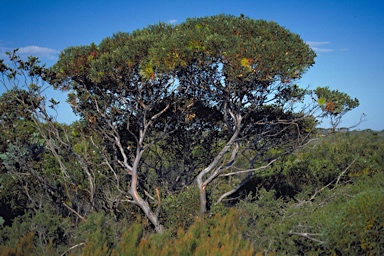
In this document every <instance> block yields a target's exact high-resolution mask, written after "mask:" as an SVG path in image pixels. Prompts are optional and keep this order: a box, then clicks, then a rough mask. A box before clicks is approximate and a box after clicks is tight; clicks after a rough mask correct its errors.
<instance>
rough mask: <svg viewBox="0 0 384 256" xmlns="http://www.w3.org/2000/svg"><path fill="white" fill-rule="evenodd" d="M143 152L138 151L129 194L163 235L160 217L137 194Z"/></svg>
mask: <svg viewBox="0 0 384 256" xmlns="http://www.w3.org/2000/svg"><path fill="white" fill-rule="evenodd" d="M142 154H143V151H142V150H140V148H139V149H138V152H137V154H136V159H135V161H134V163H133V166H132V181H131V188H130V190H129V194H130V195H131V196H132V197H133V200H134V201H135V203H136V204H137V205H138V206H139V207H140V208H141V209H142V210H143V212H144V214H145V216H146V217H147V218H148V219H149V221H150V222H151V223H152V224H153V225H154V226H155V230H156V232H157V233H158V234H162V233H163V231H164V228H163V225H161V224H160V221H159V218H158V216H157V215H156V214H155V213H154V212H153V211H152V210H151V207H150V206H149V204H148V202H147V201H145V200H144V199H143V198H142V197H141V196H140V195H139V193H137V182H138V166H139V162H140V159H141V156H142Z"/></svg>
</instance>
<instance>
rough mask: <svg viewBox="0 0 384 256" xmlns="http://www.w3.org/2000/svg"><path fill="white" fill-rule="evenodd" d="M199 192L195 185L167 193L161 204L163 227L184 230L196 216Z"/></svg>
mask: <svg viewBox="0 0 384 256" xmlns="http://www.w3.org/2000/svg"><path fill="white" fill-rule="evenodd" d="M198 197H199V194H198V190H197V188H196V187H192V188H186V189H185V190H184V191H182V192H179V193H177V194H175V195H168V196H167V197H166V198H165V199H164V201H163V205H162V209H163V212H164V220H165V222H164V225H165V227H167V228H169V229H171V230H173V231H176V230H177V229H178V228H182V229H184V230H186V229H187V228H188V227H189V226H190V225H191V224H192V223H193V221H194V219H195V218H196V217H197V216H198V213H199V206H200V205H199V199H198Z"/></svg>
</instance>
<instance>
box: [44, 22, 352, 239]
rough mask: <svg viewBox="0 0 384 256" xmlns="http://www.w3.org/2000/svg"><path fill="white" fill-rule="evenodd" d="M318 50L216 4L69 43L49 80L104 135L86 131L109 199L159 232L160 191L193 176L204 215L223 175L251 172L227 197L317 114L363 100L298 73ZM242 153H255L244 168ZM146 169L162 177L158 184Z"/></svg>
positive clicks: (293, 144)
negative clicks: (211, 9) (312, 84)
mask: <svg viewBox="0 0 384 256" xmlns="http://www.w3.org/2000/svg"><path fill="white" fill-rule="evenodd" d="M314 58H315V52H314V51H313V50H312V49H311V48H310V47H309V46H308V45H307V44H306V43H305V42H304V41H303V40H302V39H301V38H300V36H299V35H297V34H295V33H292V32H290V31H289V30H287V29H286V28H283V27H281V26H279V25H278V24H276V23H275V22H267V21H264V20H253V19H250V18H244V17H234V16H228V15H218V16H212V17H205V18H194V19H188V20H187V21H186V22H184V23H181V24H179V25H174V26H173V25H167V24H162V23H160V24H158V25H152V26H149V27H146V28H144V29H141V30H136V31H133V32H132V33H117V34H115V35H113V36H112V37H109V38H105V39H103V40H102V42H101V43H100V44H99V45H95V44H90V45H87V46H75V47H69V48H67V49H65V50H64V51H63V52H61V54H60V58H59V61H58V62H57V63H56V64H55V65H54V67H53V68H52V69H51V70H50V71H49V72H48V71H47V73H44V80H46V81H47V82H49V83H50V84H51V85H53V86H54V87H55V88H59V89H61V90H63V91H69V97H68V102H69V103H70V104H71V106H72V108H73V110H74V112H75V113H76V114H78V115H79V116H80V117H81V119H82V122H83V123H85V124H86V126H87V129H89V130H91V131H92V132H93V133H94V134H97V135H98V136H99V137H100V138H101V139H100V140H99V141H94V140H93V138H92V137H89V140H90V143H91V144H92V145H93V147H94V149H95V153H96V154H98V156H99V158H100V161H101V162H102V163H101V164H102V165H103V166H105V168H106V172H108V173H109V176H110V180H113V182H114V186H115V191H117V192H118V193H117V194H114V195H109V199H110V200H112V201H114V203H117V204H118V203H121V202H130V203H134V204H136V205H138V206H139V207H140V208H141V209H142V211H143V212H144V213H145V215H146V217H147V218H148V219H149V220H150V222H151V223H152V224H153V225H154V227H155V229H156V231H157V232H159V233H161V232H162V231H163V226H162V224H161V222H160V219H159V214H160V211H161V197H162V196H161V195H160V194H161V192H165V191H168V190H169V187H171V188H175V187H181V186H183V185H193V179H195V184H196V186H197V187H198V189H199V195H200V198H199V200H200V217H203V215H204V213H205V212H206V211H207V205H208V200H207V188H208V185H209V184H211V183H212V182H213V181H214V180H216V179H218V178H219V177H223V176H224V177H225V176H231V175H239V174H240V175H242V178H243V179H244V180H243V181H242V182H240V183H239V184H238V185H237V187H235V188H234V189H233V190H231V191H228V192H227V193H223V194H222V195H221V196H220V198H219V199H218V201H220V200H222V199H223V198H224V197H225V196H228V195H230V194H232V193H234V191H236V190H237V189H238V188H240V187H241V186H242V185H243V184H244V183H245V182H246V181H247V180H248V179H249V177H252V175H253V174H254V173H255V172H256V171H257V170H260V169H263V168H267V167H268V166H269V165H271V164H273V162H275V161H276V160H277V159H278V158H279V157H281V156H283V155H285V154H288V153H290V152H292V151H293V150H295V149H297V148H298V147H301V146H302V145H304V144H305V143H307V142H308V141H309V140H310V138H311V136H310V135H311V133H312V132H313V130H314V127H315V126H316V125H317V123H318V121H319V120H318V118H323V117H326V116H332V118H334V119H335V120H336V119H337V118H339V117H341V116H342V115H343V114H344V113H346V112H347V111H349V110H351V109H353V108H354V107H356V106H357V105H358V101H357V100H356V99H350V98H349V96H348V95H346V94H342V95H343V97H344V100H341V101H338V100H335V99H336V98H337V93H339V92H335V91H331V90H329V89H327V90H324V89H323V88H318V89H316V90H314V91H310V90H306V89H303V88H300V87H299V86H297V85H296V83H295V82H296V81H297V80H298V79H300V78H301V76H302V75H303V74H304V73H305V72H306V71H307V70H308V68H310V67H311V66H312V65H313V64H314ZM335 95H336V96H335ZM308 102H309V103H308ZM54 103H55V102H53V104H54ZM45 121H47V119H45ZM62 145H65V146H68V144H62ZM240 157H241V159H247V163H246V165H247V166H246V168H243V169H241V170H239V169H237V167H236V161H238V159H239V158H240ZM58 159H60V158H58ZM79 161H80V160H79ZM80 162H81V163H89V162H88V161H85V162H84V161H80ZM88 166H89V165H87V164H84V165H83V169H84V172H85V173H87V171H89V170H90V169H89V168H88ZM148 169H152V170H154V171H155V174H156V175H158V177H159V178H160V179H161V182H158V183H153V184H154V185H153V186H149V185H148V183H150V181H149V180H150V179H151V178H152V176H150V173H149V172H147V171H148ZM94 175H95V173H93V172H91V174H90V175H89V177H90V183H89V185H90V189H91V188H92V187H93V185H94V182H93V181H94V179H92V177H94ZM156 175H155V176H156ZM244 175H246V176H244ZM179 182H181V183H179ZM169 184H170V186H168V185H169ZM161 186H163V187H161ZM164 186H166V187H167V188H166V189H165V188H164Z"/></svg>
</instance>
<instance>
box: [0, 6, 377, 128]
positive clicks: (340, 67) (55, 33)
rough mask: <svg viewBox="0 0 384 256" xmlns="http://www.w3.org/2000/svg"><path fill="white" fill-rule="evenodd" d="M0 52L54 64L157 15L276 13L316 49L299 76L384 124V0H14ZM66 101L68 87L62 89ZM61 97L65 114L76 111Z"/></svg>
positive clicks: (370, 124)
mask: <svg viewBox="0 0 384 256" xmlns="http://www.w3.org/2000/svg"><path fill="white" fill-rule="evenodd" d="M0 7H1V8H0V58H5V52H6V51H9V50H12V49H14V48H20V50H19V53H20V54H22V55H25V56H28V55H34V56H38V57H40V59H41V60H42V62H44V63H47V65H52V64H54V63H55V61H57V56H58V53H59V52H60V51H61V50H63V49H65V48H66V47H69V46H78V45H87V44H90V43H92V42H94V43H96V44H98V43H99V42H100V41H101V40H102V39H103V38H105V37H108V36H112V35H113V34H114V33H116V32H119V31H125V32H131V31H133V30H135V29H141V28H143V27H145V26H147V25H150V24H155V23H158V22H168V23H180V22H183V21H184V20H185V19H186V18H188V17H202V16H210V15H215V14H220V13H225V14H233V15H240V14H241V13H243V14H244V15H245V16H248V17H250V18H253V19H265V20H268V21H269V20H273V21H275V22H277V23H279V24H280V25H281V26H284V27H286V28H288V29H289V30H290V31H292V32H295V33H297V34H299V35H300V36H301V37H302V38H303V40H304V41H306V42H307V43H308V44H309V45H310V46H311V47H312V48H313V49H314V50H315V51H316V52H317V55H318V56H317V58H316V64H315V65H314V67H312V68H311V69H310V70H309V71H308V73H307V74H306V75H305V76H304V77H303V79H302V80H301V81H300V82H299V84H300V85H301V86H303V87H307V86H309V87H310V88H316V87H317V86H329V87H330V88H331V89H339V90H340V91H343V92H346V93H348V94H349V95H351V96H352V97H356V98H358V99H359V100H360V107H358V108H357V109H355V110H353V111H352V112H351V113H349V114H347V115H346V117H345V120H344V122H343V123H342V124H341V126H351V125H353V124H355V123H356V122H358V121H359V119H360V116H361V114H362V113H365V114H366V115H367V116H366V121H365V122H363V123H362V124H361V125H360V126H359V127H358V128H359V129H366V128H371V129H374V130H383V129H384V107H383V103H384V77H383V76H384V15H382V10H384V1H379V0H377V1H369V0H366V1H364V0H349V1H348V0H333V1H328V0H317V1H314V0H300V1H299V0H292V1H289V0H285V1H283V0H281V1H273V0H265V1H259V0H253V1H251V0H211V1H210V0H205V1H202V0H193V1H192V0H187V1H183V0H164V1H155V0H147V1H139V0H136V1H130V0H125V1H123V0H115V1H100V0H61V1H56V0H40V1H38V0H36V1H33V0H19V1H17V0H14V1H5V0H3V1H1V4H0ZM57 94H58V93H57V92H56V93H55V97H59V98H60V101H61V102H65V95H64V94H61V95H57ZM70 112H71V110H70V108H69V107H68V106H66V105H64V104H62V105H61V106H60V110H59V118H58V120H59V121H62V122H68V123H70V122H71V121H72V120H74V116H73V115H72V114H71V113H70Z"/></svg>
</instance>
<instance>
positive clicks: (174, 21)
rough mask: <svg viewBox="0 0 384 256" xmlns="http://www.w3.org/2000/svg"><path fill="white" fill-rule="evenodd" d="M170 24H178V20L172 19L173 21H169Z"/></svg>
mask: <svg viewBox="0 0 384 256" xmlns="http://www.w3.org/2000/svg"><path fill="white" fill-rule="evenodd" d="M168 23H169V24H176V23H177V20H175V19H172V20H169V21H168Z"/></svg>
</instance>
